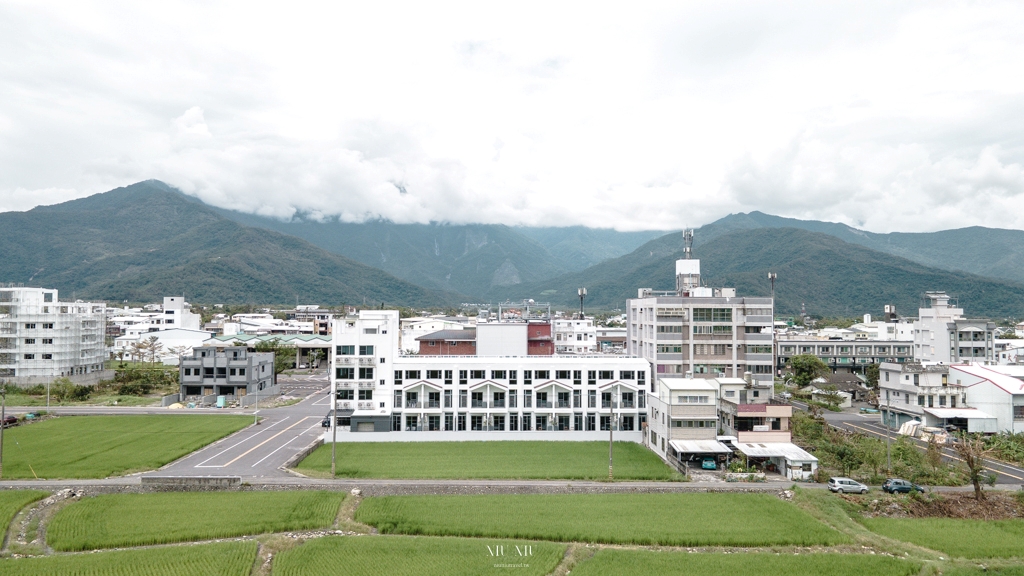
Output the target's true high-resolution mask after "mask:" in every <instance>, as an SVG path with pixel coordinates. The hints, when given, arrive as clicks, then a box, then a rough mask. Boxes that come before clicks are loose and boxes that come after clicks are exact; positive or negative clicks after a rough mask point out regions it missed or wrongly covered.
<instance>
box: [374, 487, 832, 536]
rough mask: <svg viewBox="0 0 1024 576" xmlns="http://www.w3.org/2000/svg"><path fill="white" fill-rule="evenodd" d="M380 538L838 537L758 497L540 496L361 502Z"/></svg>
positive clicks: (774, 501) (774, 500) (402, 498)
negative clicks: (390, 535) (397, 535)
mask: <svg viewBox="0 0 1024 576" xmlns="http://www.w3.org/2000/svg"><path fill="white" fill-rule="evenodd" d="M355 518H356V520H358V521H360V522H364V523H366V524H370V525H373V526H376V527H377V528H378V529H379V530H380V531H381V532H383V533H400V534H430V535H439V536H478V537H490V538H521V539H533V540H555V541H561V542H572V541H586V542H606V543H618V544H664V545H674V546H704V545H721V546H769V545H786V544H792V545H829V544H839V543H843V542H848V541H849V540H848V538H847V537H846V536H844V535H843V534H841V533H839V532H837V531H835V530H833V529H831V528H829V527H828V526H826V525H824V524H822V523H821V522H819V521H817V520H815V519H814V518H813V517H811V516H810V515H809V514H807V513H806V512H804V511H802V510H800V509H799V508H797V507H796V506H794V505H792V504H789V503H786V502H782V501H781V500H779V499H777V498H775V497H772V496H768V495H765V494H579V495H567V494H543V495H501V496H388V497H383V498H367V499H365V500H363V502H362V504H361V505H360V507H359V509H358V510H357V511H356V515H355Z"/></svg>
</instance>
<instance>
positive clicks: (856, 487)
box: [828, 478, 868, 494]
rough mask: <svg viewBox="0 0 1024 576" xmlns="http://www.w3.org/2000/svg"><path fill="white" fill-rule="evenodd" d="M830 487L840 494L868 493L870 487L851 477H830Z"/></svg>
mask: <svg viewBox="0 0 1024 576" xmlns="http://www.w3.org/2000/svg"><path fill="white" fill-rule="evenodd" d="M828 489H829V490H831V491H833V492H838V493H840V494H842V493H843V492H860V493H861V494H867V493H868V487H867V486H866V485H864V484H861V483H860V482H857V481H856V480H851V479H849V478H829V479H828Z"/></svg>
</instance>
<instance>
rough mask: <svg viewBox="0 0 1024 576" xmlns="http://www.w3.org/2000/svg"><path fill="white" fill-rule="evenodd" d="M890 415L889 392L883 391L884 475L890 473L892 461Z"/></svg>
mask: <svg viewBox="0 0 1024 576" xmlns="http://www.w3.org/2000/svg"><path fill="white" fill-rule="evenodd" d="M891 415H892V404H890V401H889V391H888V390H886V391H885V473H886V474H891V473H892V461H891V458H890V456H889V453H890V450H889V416H891Z"/></svg>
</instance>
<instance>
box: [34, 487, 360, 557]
mask: <svg viewBox="0 0 1024 576" xmlns="http://www.w3.org/2000/svg"><path fill="white" fill-rule="evenodd" d="M344 497H345V495H344V494H342V493H338V492H312V491H298V490H297V491H290V492H177V493H156V494H111V495H103V496H96V497H94V498H85V499H83V500H81V501H79V502H76V503H74V504H71V505H70V506H67V507H66V508H64V509H62V510H61V511H60V512H58V513H57V515H56V516H54V518H53V521H51V522H50V525H49V527H48V529H47V532H46V540H47V542H48V543H49V544H50V545H51V546H53V548H54V549H56V550H71V551H76V550H90V549H96V548H113V547H119V546H146V545H149V544H165V543H170V542H187V541H195V540H209V539H212V538H225V537H229V536H242V535H246V534H264V533H267V532H283V531H286V530H303V529H310V528H324V527H328V526H330V525H331V524H333V523H334V519H335V517H336V516H337V514H338V507H339V506H340V505H341V501H342V500H343V499H344Z"/></svg>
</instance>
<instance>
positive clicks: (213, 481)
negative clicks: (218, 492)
mask: <svg viewBox="0 0 1024 576" xmlns="http://www.w3.org/2000/svg"><path fill="white" fill-rule="evenodd" d="M139 480H140V481H141V482H142V483H143V484H161V485H167V486H220V487H226V486H240V485H241V484H242V477H241V476H142V477H141V478H140V479H139Z"/></svg>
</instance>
